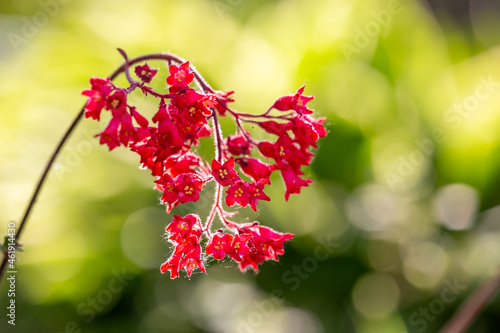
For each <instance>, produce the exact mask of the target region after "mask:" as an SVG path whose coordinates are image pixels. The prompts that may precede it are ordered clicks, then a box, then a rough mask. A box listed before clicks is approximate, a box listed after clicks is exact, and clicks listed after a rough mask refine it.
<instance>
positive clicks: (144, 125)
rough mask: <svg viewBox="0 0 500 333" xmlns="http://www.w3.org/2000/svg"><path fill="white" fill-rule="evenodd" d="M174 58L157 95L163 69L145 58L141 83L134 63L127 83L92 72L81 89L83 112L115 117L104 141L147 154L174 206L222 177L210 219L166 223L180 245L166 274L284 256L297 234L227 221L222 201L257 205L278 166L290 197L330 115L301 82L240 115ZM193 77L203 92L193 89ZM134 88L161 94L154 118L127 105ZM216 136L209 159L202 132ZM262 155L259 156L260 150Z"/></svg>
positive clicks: (144, 160) (144, 159)
mask: <svg viewBox="0 0 500 333" xmlns="http://www.w3.org/2000/svg"><path fill="white" fill-rule="evenodd" d="M122 54H124V53H122ZM168 60H169V62H170V61H172V60H174V62H177V63H178V64H177V65H176V64H170V66H169V75H168V77H167V78H166V83H167V84H168V92H165V93H160V92H157V91H155V90H154V89H153V88H152V87H151V86H150V85H149V84H150V82H151V81H152V80H153V78H154V77H155V75H156V74H157V72H158V70H157V69H153V68H151V67H150V66H149V65H148V64H146V63H144V64H142V65H138V66H136V67H135V70H134V73H135V74H136V76H137V77H138V78H139V81H136V80H134V79H132V77H131V75H130V73H129V72H128V66H129V65H130V64H131V62H129V61H128V60H126V63H125V66H124V68H125V74H126V75H127V79H128V81H129V83H130V85H129V87H127V88H120V87H118V86H116V85H115V84H114V83H113V82H111V80H110V79H109V78H104V79H102V78H92V79H91V80H90V84H91V88H90V89H88V90H85V91H83V92H82V94H83V95H85V96H87V97H88V102H87V105H86V107H85V117H86V118H92V119H95V120H98V121H99V120H100V118H101V113H102V111H103V110H106V111H109V112H110V115H111V120H110V121H109V123H108V125H107V127H106V128H105V130H104V131H102V133H100V134H98V135H97V136H98V137H99V140H100V143H101V144H105V145H107V146H108V148H109V150H113V149H114V148H116V147H118V146H125V147H128V148H129V149H130V150H131V151H133V152H135V153H137V154H138V155H139V156H140V163H141V165H142V167H143V168H144V169H148V170H150V172H151V174H152V176H153V177H155V178H156V180H155V189H157V190H158V191H160V193H161V199H160V201H161V203H163V204H165V206H166V210H167V213H169V212H170V211H171V210H172V209H173V208H174V207H177V206H178V205H179V204H183V203H186V202H195V201H198V200H199V198H200V192H201V191H202V190H203V187H204V186H205V185H206V184H207V183H209V182H212V181H214V182H215V183H216V193H215V199H214V206H213V208H212V210H211V212H210V214H209V216H208V217H207V220H206V222H205V223H202V222H201V219H200V217H199V216H198V215H195V214H189V215H186V216H185V217H181V216H179V215H174V218H173V221H172V223H170V224H169V225H168V226H167V228H166V232H167V235H168V239H169V240H170V241H171V242H173V243H174V245H175V249H174V252H173V254H172V255H171V257H170V258H169V259H168V260H167V261H166V262H165V263H163V264H162V265H161V268H160V270H161V272H162V273H165V272H166V271H170V277H171V278H172V279H173V278H176V277H178V276H179V270H182V269H184V270H185V271H186V272H187V274H188V276H190V275H191V273H192V271H193V269H194V268H198V269H200V270H201V271H203V272H205V267H204V264H203V261H204V259H205V258H207V257H208V256H210V255H211V256H212V257H213V258H214V259H216V260H221V259H223V258H225V256H226V255H227V256H228V257H230V258H231V259H233V260H235V261H236V262H238V264H239V267H240V269H241V271H245V270H246V269H247V268H252V269H253V270H255V271H257V270H258V265H259V264H261V263H263V262H264V261H267V260H270V259H272V260H276V261H278V255H281V254H283V253H284V251H283V243H284V242H285V241H287V240H290V239H292V238H293V235H292V234H288V233H286V234H281V233H279V232H276V231H274V230H272V229H271V228H268V227H265V226H261V225H260V224H259V223H258V222H253V223H247V224H237V223H235V222H233V221H230V220H229V219H228V218H229V217H231V216H233V215H235V213H234V212H227V211H226V210H225V209H224V207H223V204H222V201H223V200H222V199H223V198H224V201H225V204H226V205H227V206H229V207H232V206H235V205H239V206H241V207H246V206H249V207H250V208H251V209H253V210H254V211H257V205H258V203H259V201H260V200H264V201H269V200H270V198H269V197H268V196H267V195H266V194H265V193H264V189H265V186H266V185H268V184H270V176H271V174H272V173H273V172H275V171H279V172H280V173H281V176H282V178H283V180H284V183H285V186H286V192H285V199H286V200H288V198H289V196H290V194H294V193H300V190H301V188H302V187H306V186H308V185H309V183H311V182H312V181H311V180H310V179H307V178H304V177H303V176H304V174H303V172H302V171H301V167H302V166H307V165H309V164H310V163H311V160H312V157H313V153H312V152H311V151H310V148H311V147H313V148H317V146H316V142H317V140H318V139H319V138H321V137H324V136H325V135H326V134H327V132H326V130H325V128H324V127H323V125H322V124H323V122H324V120H325V119H324V118H320V119H315V118H313V117H312V116H311V114H312V113H313V111H312V110H311V109H309V108H308V107H307V105H306V104H307V103H308V102H309V101H310V100H311V99H313V97H312V96H304V95H303V91H304V87H302V88H300V89H299V90H298V91H297V93H295V94H294V95H288V96H283V97H281V98H279V99H278V100H277V101H276V102H275V103H274V104H273V106H272V107H271V108H269V109H268V110H267V111H266V112H265V113H263V114H260V115H254V114H247V113H240V112H237V111H235V110H233V109H231V108H230V107H229V106H228V103H229V102H232V101H233V100H232V99H231V98H230V96H231V94H232V92H227V93H224V92H219V91H215V90H213V89H212V88H211V87H210V86H209V85H208V84H206V82H205V81H204V80H203V79H202V78H201V76H200V75H199V74H198V73H197V72H196V71H194V70H193V68H192V67H191V66H190V64H189V62H182V61H179V60H177V58H173V59H168ZM175 60H177V61H175ZM195 80H196V83H197V84H198V86H199V87H200V89H199V90H195V89H193V88H192V87H191V85H192V83H193V81H195ZM135 89H140V90H141V91H142V92H143V93H144V95H146V96H148V95H149V96H153V97H155V98H156V99H157V100H158V111H157V112H156V113H155V114H154V116H153V117H152V118H151V120H148V119H146V117H144V116H143V115H141V114H140V113H139V112H138V111H137V110H136V108H135V107H134V106H132V105H130V104H129V103H128V95H129V94H130V93H131V92H132V91H134V90H135ZM224 116H231V117H233V118H234V120H235V122H236V125H237V133H235V134H234V135H231V136H228V137H227V138H224V137H223V135H222V131H221V129H220V126H219V123H218V117H224ZM242 123H251V124H257V125H258V126H260V128H262V129H263V130H264V131H266V132H267V133H270V134H272V135H273V136H275V137H276V140H274V141H257V140H255V139H253V138H252V136H251V135H250V133H249V132H248V131H247V130H246V129H245V128H244V127H243V125H242ZM211 135H213V136H214V139H215V143H216V152H215V156H214V158H213V159H212V160H211V162H208V161H206V160H204V159H203V158H202V157H200V156H199V155H197V154H196V151H195V149H194V148H195V147H196V146H197V145H198V144H199V142H200V139H201V138H203V137H207V136H211ZM259 154H260V155H261V157H260V158H258V157H256V156H257V155H259ZM236 166H238V170H239V171H238V170H237V169H236V168H235V167H236ZM215 215H218V216H219V218H220V221H221V223H222V225H223V226H224V227H225V229H226V230H227V233H224V232H223V231H222V229H218V230H217V231H216V232H214V233H212V232H211V225H212V222H213V221H214V219H215ZM203 236H205V237H206V238H207V240H208V241H207V243H206V246H205V251H203V250H202V245H201V243H202V241H203Z"/></svg>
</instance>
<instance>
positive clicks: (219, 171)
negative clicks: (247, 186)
mask: <svg viewBox="0 0 500 333" xmlns="http://www.w3.org/2000/svg"><path fill="white" fill-rule="evenodd" d="M212 175H213V176H214V178H215V180H216V181H217V182H218V183H219V184H221V185H222V186H228V185H230V184H233V183H234V182H235V181H236V180H238V179H240V177H238V173H237V172H236V171H235V170H234V158H232V157H231V158H230V159H228V160H227V161H226V162H225V163H224V164H222V165H221V164H220V163H219V162H217V160H216V159H213V160H212Z"/></svg>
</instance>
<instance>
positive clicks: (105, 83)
mask: <svg viewBox="0 0 500 333" xmlns="http://www.w3.org/2000/svg"><path fill="white" fill-rule="evenodd" d="M90 85H91V87H92V88H91V89H90V90H84V91H82V95H85V96H88V97H89V100H88V102H87V105H86V106H85V118H92V119H95V120H100V117H101V111H102V109H103V108H104V106H105V105H106V98H107V97H108V95H109V93H110V92H111V90H112V89H113V88H112V84H111V82H110V81H109V79H100V78H98V77H93V78H91V79H90Z"/></svg>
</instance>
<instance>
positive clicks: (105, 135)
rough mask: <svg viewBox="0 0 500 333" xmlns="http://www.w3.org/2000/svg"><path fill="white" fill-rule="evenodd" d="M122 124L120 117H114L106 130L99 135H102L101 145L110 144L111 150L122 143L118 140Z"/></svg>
mask: <svg viewBox="0 0 500 333" xmlns="http://www.w3.org/2000/svg"><path fill="white" fill-rule="evenodd" d="M119 125H120V118H118V117H113V118H111V121H110V122H109V124H108V126H107V127H106V129H105V130H104V131H102V132H101V133H100V134H98V135H97V136H99V137H100V139H99V143H100V144H101V145H103V144H106V145H108V148H109V150H113V149H115V148H116V147H118V146H119V145H120V140H118V126H119Z"/></svg>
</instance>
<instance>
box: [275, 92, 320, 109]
mask: <svg viewBox="0 0 500 333" xmlns="http://www.w3.org/2000/svg"><path fill="white" fill-rule="evenodd" d="M304 88H305V86H302V87H300V88H299V90H297V92H296V93H295V95H287V96H283V97H280V98H279V99H278V100H277V101H276V102H274V105H273V108H275V109H277V110H280V111H288V110H295V111H296V112H297V113H298V114H311V113H313V110H311V109H309V108H308V107H307V106H306V104H307V103H308V102H309V101H310V100H312V99H313V98H314V97H313V96H303V95H302V93H303V92H304Z"/></svg>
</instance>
